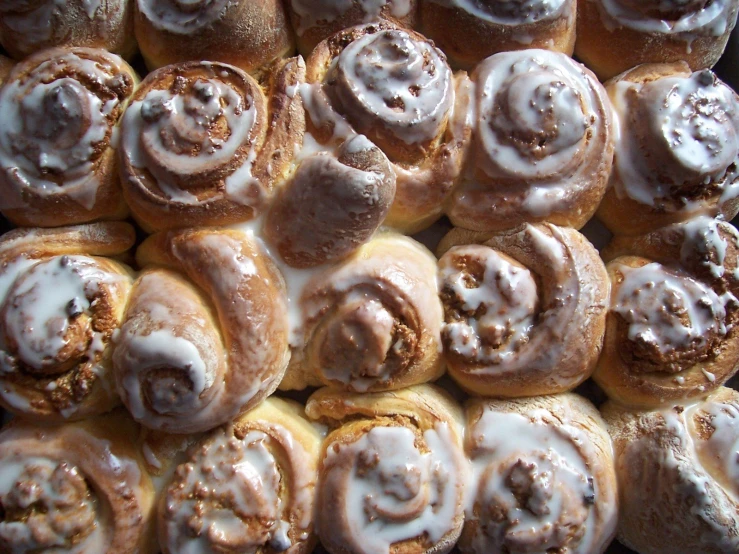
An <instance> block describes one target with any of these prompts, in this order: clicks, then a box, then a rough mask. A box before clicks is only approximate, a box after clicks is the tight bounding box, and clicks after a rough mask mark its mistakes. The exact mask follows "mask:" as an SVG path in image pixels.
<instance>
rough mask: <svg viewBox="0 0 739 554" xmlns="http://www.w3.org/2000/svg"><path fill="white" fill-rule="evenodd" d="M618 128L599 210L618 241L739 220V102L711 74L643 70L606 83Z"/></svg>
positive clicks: (677, 67) (671, 67)
mask: <svg viewBox="0 0 739 554" xmlns="http://www.w3.org/2000/svg"><path fill="white" fill-rule="evenodd" d="M607 88H608V92H609V94H610V96H611V99H612V101H613V105H614V108H615V110H614V111H615V113H616V116H617V117H618V120H619V127H620V137H619V140H618V144H617V146H616V156H615V162H614V171H613V174H612V175H611V182H610V188H609V190H608V192H607V193H606V195H605V197H604V199H603V202H602V204H601V206H600V208H599V210H598V217H599V218H600V220H601V221H603V223H604V224H605V225H606V226H607V227H608V228H609V229H610V230H611V231H613V232H614V233H616V234H639V233H644V232H646V231H650V230H652V229H656V228H658V227H661V226H663V225H668V224H670V223H674V222H676V221H682V220H685V219H688V218H690V217H692V216H695V215H699V214H706V215H711V216H716V215H721V216H723V217H725V218H726V219H727V220H729V219H731V218H733V217H734V216H735V215H736V214H737V212H739V96H737V94H736V93H735V92H734V91H733V90H731V88H729V87H728V86H727V85H726V84H724V83H723V82H721V81H720V80H719V79H718V78H717V77H716V76H715V75H714V74H713V73H712V72H711V71H708V70H704V71H698V72H694V73H691V71H690V69H689V68H688V66H687V65H686V64H685V63H675V64H662V65H656V64H655V65H643V66H640V67H637V68H634V69H633V70H631V71H628V72H626V73H624V74H622V75H620V76H619V77H618V78H616V79H614V80H612V81H610V82H609V83H607Z"/></svg>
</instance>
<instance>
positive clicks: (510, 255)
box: [439, 225, 607, 396]
mask: <svg viewBox="0 0 739 554" xmlns="http://www.w3.org/2000/svg"><path fill="white" fill-rule="evenodd" d="M483 240H484V239H483ZM467 242H468V241H467V239H466V238H465V237H464V235H463V234H462V233H458V232H457V234H456V236H455V234H454V232H453V233H452V234H451V235H450V236H449V237H447V239H446V240H445V246H444V248H448V247H450V248H449V249H448V251H446V252H445V253H444V254H443V255H442V256H441V258H440V260H439V289H440V296H441V300H442V304H443V306H444V313H445V316H444V319H445V323H444V325H443V327H442V335H441V336H442V342H443V344H444V351H445V354H446V360H447V363H448V365H449V371H450V374H451V376H452V377H453V378H454V379H455V380H456V381H457V382H458V383H459V384H460V385H461V386H462V387H463V388H465V389H467V390H469V391H475V393H476V394H490V395H493V394H494V395H496V396H499V395H504V396H531V395H534V394H551V393H552V392H554V391H557V392H562V391H566V390H570V389H572V388H574V387H575V386H576V385H577V384H579V383H580V382H582V381H584V380H585V379H586V378H587V377H588V376H589V375H590V372H591V371H592V370H593V368H594V366H595V363H596V361H597V359H598V355H599V354H600V345H601V341H602V337H603V331H604V326H605V317H606V298H607V286H606V284H605V279H606V275H605V269H604V267H603V264H602V262H601V261H600V259H599V257H598V254H597V252H596V251H595V249H594V248H593V247H592V245H590V243H588V242H587V241H586V240H585V238H584V237H582V235H580V234H579V233H577V231H574V230H571V229H559V228H557V227H555V226H553V225H545V226H531V225H529V226H526V227H525V228H524V230H522V231H520V232H518V233H514V234H512V235H497V236H493V237H492V238H490V239H489V240H487V241H485V242H484V243H483V244H481V245H480V244H466V243H467ZM454 244H458V245H457V246H453V247H452V245H454ZM573 321H577V322H578V323H577V325H573V324H572V322H573Z"/></svg>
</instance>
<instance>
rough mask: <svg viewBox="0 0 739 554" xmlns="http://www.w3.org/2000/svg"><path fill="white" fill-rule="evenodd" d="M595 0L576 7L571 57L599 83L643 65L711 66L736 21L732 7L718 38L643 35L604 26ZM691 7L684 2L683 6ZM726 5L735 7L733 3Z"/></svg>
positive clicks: (651, 3)
mask: <svg viewBox="0 0 739 554" xmlns="http://www.w3.org/2000/svg"><path fill="white" fill-rule="evenodd" d="M599 1H600V0H585V1H583V2H581V3H579V5H578V13H577V41H576V42H575V55H576V56H577V57H578V59H580V60H582V62H583V63H584V64H585V65H587V66H588V67H589V68H590V69H592V70H593V71H594V72H595V74H596V75H598V77H599V78H600V79H601V80H602V81H605V80H606V79H610V78H612V77H614V76H616V75H618V74H619V73H621V72H622V71H626V70H628V69H630V68H632V67H635V66H637V65H640V64H644V63H673V62H681V61H683V62H686V63H687V64H688V65H689V66H690V67H691V68H692V70H693V71H697V70H699V69H704V68H710V67H713V66H714V65H715V64H716V62H717V61H718V60H719V58H720V57H721V54H723V52H724V49H725V48H726V43H727V42H728V40H729V36H730V35H731V30H732V29H733V28H734V24H735V22H736V7H734V8H733V13H732V14H731V15H729V16H728V18H727V19H726V21H725V23H726V24H725V26H724V32H723V33H721V34H720V35H719V36H710V35H702V34H700V32H696V33H695V34H694V35H691V34H690V33H685V34H683V35H682V36H681V35H680V34H672V35H670V34H665V33H659V32H648V31H647V32H644V31H640V30H638V29H631V28H628V27H626V26H620V25H618V24H610V25H609V24H607V23H605V22H604V16H603V15H602V8H601V6H599ZM624 3H625V4H629V2H624ZM654 4H656V3H655V2H645V3H644V6H648V7H651V6H653V5H654ZM677 4H678V3H677V2H675V3H674V5H677ZM695 4H696V3H695V2H693V3H685V5H686V6H691V5H695ZM727 4H733V5H734V6H736V3H735V2H733V3H731V2H727ZM678 9H679V8H678ZM704 11H705V10H704ZM605 17H606V18H607V16H605ZM665 19H667V18H665ZM642 21H643V20H642ZM653 21H658V20H653ZM668 23H670V24H671V23H672V22H668ZM662 24H664V22H662Z"/></svg>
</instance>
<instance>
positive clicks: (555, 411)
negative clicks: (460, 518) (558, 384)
mask: <svg viewBox="0 0 739 554" xmlns="http://www.w3.org/2000/svg"><path fill="white" fill-rule="evenodd" d="M466 416H467V418H466V419H467V420H466V424H467V431H466V437H465V449H466V452H467V455H468V457H469V459H470V462H471V479H470V484H469V487H470V491H469V494H468V497H467V498H468V500H467V508H466V516H467V519H466V521H465V526H464V531H463V532H462V536H461V538H460V541H459V549H460V551H461V552H465V553H466V552H474V553H478V554H483V553H488V552H510V553H519V552H520V553H523V552H531V553H534V552H537V553H541V554H544V553H546V552H567V553H571V554H602V553H603V552H604V551H605V550H606V548H607V546H608V544H609V543H610V541H611V539H612V538H613V536H614V534H615V532H616V523H617V519H618V508H617V500H618V491H617V487H616V474H615V469H614V460H613V450H612V446H611V439H610V437H609V436H608V432H607V430H606V426H605V424H604V422H603V420H602V419H601V417H600V414H599V413H598V411H597V410H596V409H595V408H594V407H593V405H592V404H590V402H588V401H587V400H585V399H584V398H581V397H579V396H577V395H575V394H569V393H568V394H561V395H556V396H544V397H540V398H527V399H521V400H482V399H473V400H470V401H469V402H468V404H467V406H466Z"/></svg>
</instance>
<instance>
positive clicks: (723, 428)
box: [701, 402, 739, 501]
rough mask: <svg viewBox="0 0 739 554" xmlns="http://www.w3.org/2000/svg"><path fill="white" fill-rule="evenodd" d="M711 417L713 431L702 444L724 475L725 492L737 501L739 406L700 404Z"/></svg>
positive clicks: (738, 487) (738, 490) (738, 499)
mask: <svg viewBox="0 0 739 554" xmlns="http://www.w3.org/2000/svg"><path fill="white" fill-rule="evenodd" d="M701 411H704V412H705V413H706V414H707V415H708V416H709V417H710V418H711V426H712V427H713V429H714V431H713V433H711V436H710V438H709V439H708V440H707V441H705V445H704V446H703V447H704V448H705V449H706V450H707V451H708V452H710V453H711V455H712V457H713V458H714V459H715V462H716V465H717V467H718V468H719V469H720V470H721V471H722V473H723V475H724V476H725V477H724V478H723V479H720V482H722V483H725V486H726V490H727V492H728V493H729V494H730V495H732V497H733V498H734V500H735V501H739V408H738V407H737V406H736V405H734V404H728V403H727V404H718V403H713V402H711V403H708V404H707V405H703V406H701Z"/></svg>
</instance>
